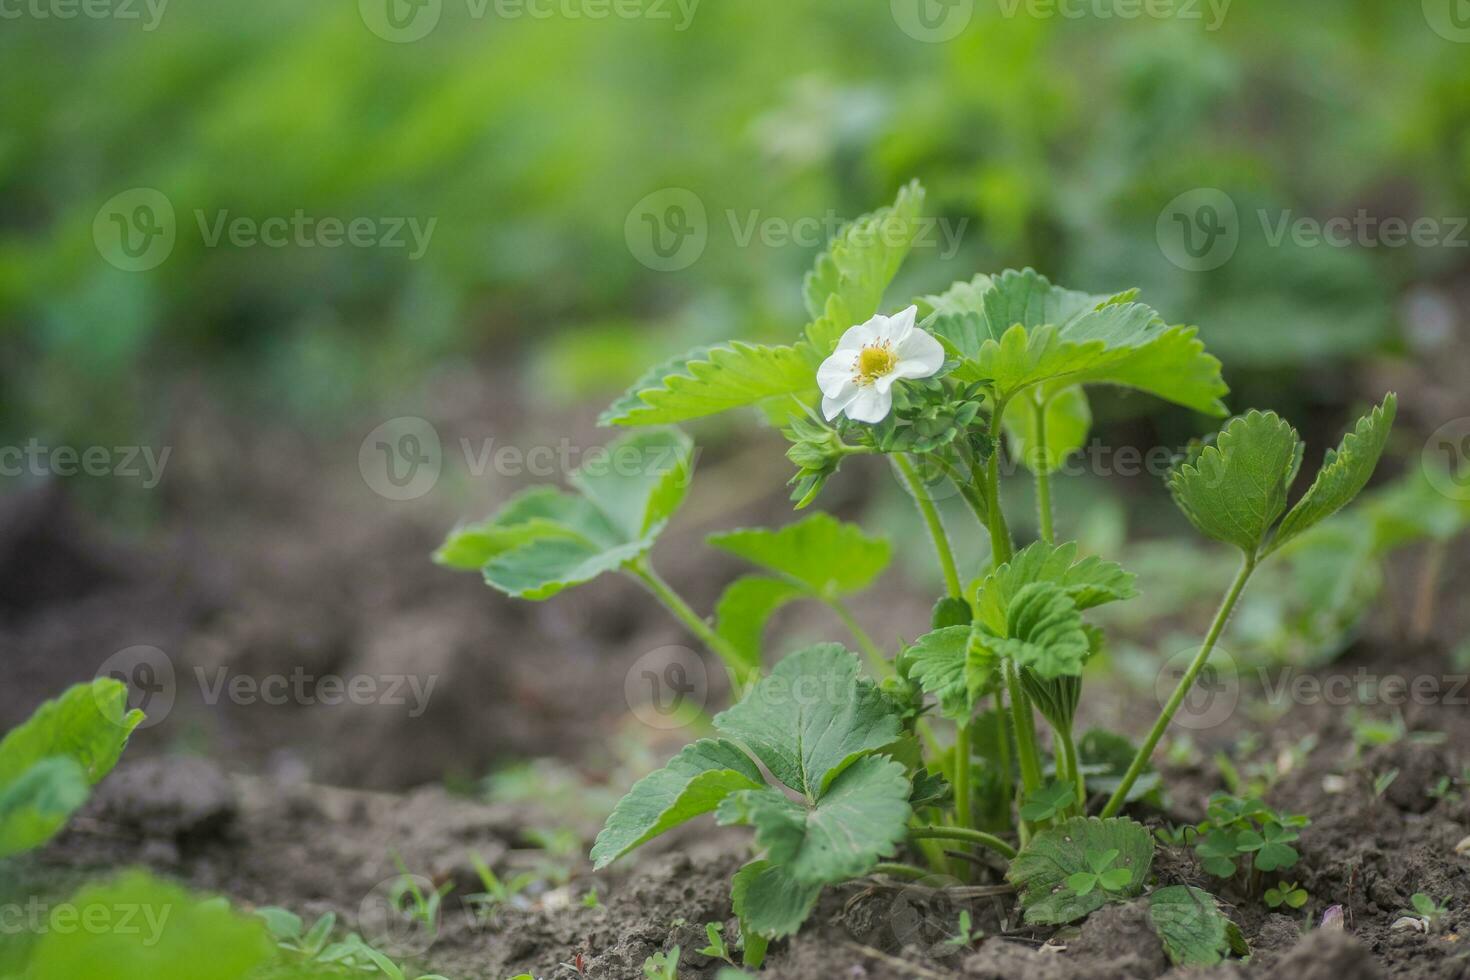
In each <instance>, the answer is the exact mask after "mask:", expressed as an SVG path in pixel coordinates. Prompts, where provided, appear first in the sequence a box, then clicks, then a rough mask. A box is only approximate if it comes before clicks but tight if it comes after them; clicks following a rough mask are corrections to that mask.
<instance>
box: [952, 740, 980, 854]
mask: <svg viewBox="0 0 1470 980" xmlns="http://www.w3.org/2000/svg"><path fill="white" fill-rule="evenodd" d="M954 818H955V822H956V823H958V824H959V825H960V826H961V827H965V828H970V827H973V826H974V824H975V821H974V816H973V815H972V814H971V812H970V726H969V725H968V724H962V725H960V726H959V727H958V729H957V730H956V731H955V737H954Z"/></svg>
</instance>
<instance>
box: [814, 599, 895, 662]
mask: <svg viewBox="0 0 1470 980" xmlns="http://www.w3.org/2000/svg"><path fill="white" fill-rule="evenodd" d="M822 601H823V602H825V603H826V604H827V605H828V607H829V608H831V610H832V611H833V612H834V613H836V614H837V618H838V619H840V620H842V625H844V626H846V627H847V631H848V632H849V633H851V634H852V638H853V640H854V641H855V642H856V643H857V645H858V648H859V649H860V650H862V651H863V656H865V657H867V658H868V667H869V668H870V669H871V670H872V671H873V676H874V677H876V678H877V679H878V680H880V681H881V680H883V679H884V678H885V677H888V676H890V675H892V673H893V664H892V663H890V662H889V660H888V658H887V657H885V656H883V651H882V650H879V649H878V645H877V644H876V643H874V642H873V638H872V637H871V636H869V635H868V631H867V630H865V629H863V628H862V626H860V625H858V621H857V619H856V618H854V617H853V615H852V610H851V609H848V608H847V603H845V602H843V601H842V600H841V599H838V598H837V597H835V596H833V597H832V598H824V599H823V600H822Z"/></svg>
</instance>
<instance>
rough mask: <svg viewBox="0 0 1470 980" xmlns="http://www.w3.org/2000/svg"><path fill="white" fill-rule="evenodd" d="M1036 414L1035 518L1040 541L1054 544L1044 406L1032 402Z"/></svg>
mask: <svg viewBox="0 0 1470 980" xmlns="http://www.w3.org/2000/svg"><path fill="white" fill-rule="evenodd" d="M1032 409H1033V410H1034V411H1035V412H1036V452H1035V459H1034V462H1035V464H1036V466H1035V469H1034V470H1033V472H1034V473H1035V474H1036V518H1037V522H1038V524H1039V526H1040V528H1041V540H1043V541H1045V542H1046V543H1047V544H1054V543H1055V541H1056V534H1055V532H1054V531H1053V529H1052V513H1051V473H1050V471H1048V470H1047V468H1046V466H1047V463H1046V404H1045V403H1044V402H1039V401H1033V402H1032Z"/></svg>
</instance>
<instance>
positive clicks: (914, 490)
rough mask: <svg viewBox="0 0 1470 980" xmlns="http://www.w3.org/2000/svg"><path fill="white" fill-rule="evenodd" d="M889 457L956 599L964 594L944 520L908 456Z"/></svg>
mask: <svg viewBox="0 0 1470 980" xmlns="http://www.w3.org/2000/svg"><path fill="white" fill-rule="evenodd" d="M889 458H890V459H892V460H893V465H894V466H896V467H897V468H898V472H899V475H900V476H902V477H903V480H904V483H906V484H907V485H908V488H909V494H910V495H911V496H912V497H913V498H914V503H915V504H916V505H917V506H918V508H919V514H920V516H921V517H923V518H924V524H925V525H926V526H927V527H928V528H929V537H930V538H932V539H933V540H934V551H935V553H936V554H938V555H939V568H940V571H941V572H943V573H944V587H945V589H946V590H947V591H948V593H949V594H950V595H951V596H953V597H954V598H956V599H958V598H960V597H961V596H962V595H964V588H963V587H962V586H961V585H960V573H959V569H958V567H956V565H955V561H954V551H953V549H951V548H950V546H949V535H947V534H946V533H945V531H944V522H943V521H941V520H940V519H939V511H938V509H937V508H935V506H934V501H933V500H931V499H929V491H928V490H926V489H925V487H924V481H923V480H920V479H919V474H918V473H916V472H914V466H913V464H912V463H910V462H909V460H908V457H906V456H903V455H901V454H899V453H894V454H893V455H892V456H890V457H889Z"/></svg>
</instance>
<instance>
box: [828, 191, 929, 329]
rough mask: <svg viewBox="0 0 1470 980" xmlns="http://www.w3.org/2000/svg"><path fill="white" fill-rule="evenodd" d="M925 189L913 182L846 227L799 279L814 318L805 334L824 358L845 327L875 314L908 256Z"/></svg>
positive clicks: (922, 205) (917, 231)
mask: <svg viewBox="0 0 1470 980" xmlns="http://www.w3.org/2000/svg"><path fill="white" fill-rule="evenodd" d="M923 208H924V189H923V187H921V186H920V185H919V183H918V181H914V182H912V183H910V184H908V185H906V186H905V187H904V188H903V189H902V190H900V191H899V192H898V197H897V199H896V200H895V201H894V202H893V204H892V205H890V206H888V207H885V208H880V209H879V210H877V211H874V212H873V213H872V214H867V215H864V216H862V217H860V218H858V219H857V220H856V221H854V222H852V223H851V224H849V225H847V226H846V227H845V228H843V229H842V231H841V232H839V233H838V235H837V237H835V238H834V239H832V242H831V243H830V244H829V245H828V246H827V250H826V251H825V252H823V253H822V254H821V255H820V256H818V257H817V261H816V265H815V266H814V267H813V268H812V271H811V272H809V273H808V274H807V276H806V279H805V281H804V282H803V283H802V297H803V298H804V299H805V301H806V308H807V314H808V315H809V316H811V318H812V322H811V323H810V324H809V325H808V326H807V328H806V335H807V339H808V341H809V342H810V343H811V345H812V347H813V348H815V349H816V350H817V351H819V352H821V354H822V355H823V356H825V355H826V354H827V353H829V352H830V351H831V350H832V349H833V348H834V347H836V346H837V341H838V339H840V338H841V337H842V334H843V331H845V330H846V329H847V328H848V327H851V326H853V325H855V324H859V323H863V322H865V321H867V320H868V318H869V317H871V316H872V315H873V314H874V313H877V312H878V307H879V305H880V304H881V303H882V302H883V292H884V290H886V289H887V288H888V284H889V283H890V282H892V281H893V277H894V276H895V275H897V274H898V270H899V267H900V266H902V265H903V260H904V259H905V258H906V257H907V256H908V253H909V249H910V248H911V247H912V246H913V243H914V238H915V237H916V236H917V235H918V233H919V231H920V230H921V224H920V217H921V212H922V211H923Z"/></svg>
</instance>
